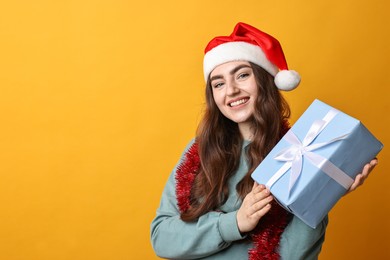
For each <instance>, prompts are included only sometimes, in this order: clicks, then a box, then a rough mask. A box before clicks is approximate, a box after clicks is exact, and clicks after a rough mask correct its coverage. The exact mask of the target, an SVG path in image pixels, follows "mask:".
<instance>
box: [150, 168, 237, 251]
mask: <svg viewBox="0 0 390 260" xmlns="http://www.w3.org/2000/svg"><path fill="white" fill-rule="evenodd" d="M175 171H176V167H175V169H174V171H173V172H172V173H171V176H170V177H169V180H168V182H167V184H166V186H165V188H164V191H163V195H162V198H161V202H160V207H159V208H158V210H157V214H156V217H155V218H154V220H153V221H152V224H151V240H152V245H153V248H154V250H155V252H156V254H157V255H158V256H161V257H165V258H180V259H196V258H201V257H205V256H209V255H213V254H215V253H217V252H219V251H221V250H223V249H225V248H226V247H228V246H229V245H230V244H231V242H233V241H236V240H240V239H243V238H244V237H242V236H241V234H240V232H239V230H238V227H237V221H236V215H237V212H236V211H234V212H229V213H222V212H209V213H207V214H205V215H203V216H201V217H199V219H198V220H197V221H194V222H184V221H182V220H181V219H180V212H179V209H178V207H177V199H176V191H175V189H176V181H175Z"/></svg>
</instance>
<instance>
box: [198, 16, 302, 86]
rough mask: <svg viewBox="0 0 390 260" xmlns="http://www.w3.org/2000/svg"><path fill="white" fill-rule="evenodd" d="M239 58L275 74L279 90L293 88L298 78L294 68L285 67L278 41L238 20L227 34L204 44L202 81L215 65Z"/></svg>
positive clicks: (297, 82)
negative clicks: (230, 32)
mask: <svg viewBox="0 0 390 260" xmlns="http://www.w3.org/2000/svg"><path fill="white" fill-rule="evenodd" d="M239 60H243V61H249V62H252V63H254V64H257V65H259V66H260V67H262V68H263V69H265V70H266V71H268V72H269V73H270V74H271V75H272V76H274V77H275V84H276V86H277V87H278V89H280V90H285V91H289V90H293V89H294V88H296V87H297V86H298V84H299V82H300V81H301V78H300V76H299V74H298V73H297V72H296V71H293V70H288V67H287V62H286V59H285V57H284V53H283V50H282V47H281V46H280V43H279V42H278V40H276V39H275V38H274V37H272V36H271V35H268V34H266V33H264V32H262V31H260V30H258V29H256V28H255V27H253V26H250V25H248V24H245V23H238V24H237V25H236V27H235V28H234V30H233V33H232V34H231V35H230V36H218V37H215V38H214V39H212V40H211V41H210V42H209V44H208V45H207V46H206V49H205V56H204V59H203V72H204V77H205V80H206V81H207V79H208V77H209V75H210V73H211V71H213V69H215V67H217V66H218V65H221V64H223V63H225V62H229V61H239Z"/></svg>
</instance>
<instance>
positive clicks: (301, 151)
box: [266, 109, 353, 194]
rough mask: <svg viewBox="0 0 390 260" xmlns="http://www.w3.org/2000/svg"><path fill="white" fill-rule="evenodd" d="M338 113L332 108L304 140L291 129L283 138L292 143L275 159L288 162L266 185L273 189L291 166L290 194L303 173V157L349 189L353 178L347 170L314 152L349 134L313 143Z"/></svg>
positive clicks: (314, 124) (315, 123)
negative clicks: (344, 170)
mask: <svg viewBox="0 0 390 260" xmlns="http://www.w3.org/2000/svg"><path fill="white" fill-rule="evenodd" d="M337 113H338V111H337V110H336V109H331V110H330V111H329V112H328V113H327V114H326V115H325V116H324V118H322V119H320V120H316V121H314V122H313V124H312V125H311V127H310V129H309V131H308V132H307V134H306V136H305V138H304V139H303V141H302V142H301V141H300V140H299V138H298V137H297V136H296V135H295V134H294V133H293V131H291V130H289V131H288V132H287V133H286V135H285V136H284V137H283V139H284V140H286V141H287V142H289V143H290V144H292V145H291V146H290V147H287V148H285V149H283V150H282V151H281V152H279V153H278V154H277V155H276V157H274V159H275V160H278V161H284V162H286V163H285V164H284V165H283V166H282V167H281V168H280V169H279V170H278V171H277V172H276V173H275V174H274V175H273V176H272V177H271V178H270V179H269V180H268V182H267V183H266V186H267V187H268V188H269V189H271V187H272V185H274V184H275V182H276V181H277V180H278V179H279V178H280V177H282V176H283V175H284V174H285V173H286V172H287V171H288V170H289V169H290V168H291V175H290V182H289V190H288V191H289V194H290V191H291V189H292V188H293V186H294V184H295V183H296V181H297V180H298V178H299V176H300V174H301V171H302V163H303V157H305V158H306V159H308V160H309V161H310V162H311V163H312V164H313V165H314V166H316V167H317V168H319V169H320V170H321V171H323V172H324V173H326V174H327V175H329V177H331V178H332V179H334V180H335V181H336V182H338V183H339V184H340V185H341V186H343V187H344V188H345V189H348V188H349V187H350V186H351V185H352V183H353V179H352V178H351V177H349V176H348V175H347V174H346V173H345V172H343V171H342V170H340V169H339V168H338V167H337V166H336V165H334V164H333V163H331V162H330V161H328V159H326V158H325V157H323V156H321V155H318V154H316V153H313V152H312V151H313V150H315V149H318V148H321V147H324V146H326V145H329V144H331V143H334V142H336V141H339V140H342V139H344V138H345V137H347V136H348V134H345V135H342V136H339V137H336V138H334V139H332V140H330V141H328V142H323V143H317V144H311V143H312V142H313V141H314V139H315V138H316V137H317V136H318V135H319V134H320V133H321V132H322V130H323V129H324V128H325V127H326V126H327V125H328V124H329V122H330V121H332V119H333V118H334V117H335V116H336V114H337Z"/></svg>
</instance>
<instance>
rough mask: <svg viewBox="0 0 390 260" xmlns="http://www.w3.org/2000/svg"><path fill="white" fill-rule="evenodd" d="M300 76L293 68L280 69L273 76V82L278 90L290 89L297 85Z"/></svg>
mask: <svg viewBox="0 0 390 260" xmlns="http://www.w3.org/2000/svg"><path fill="white" fill-rule="evenodd" d="M299 82H301V76H299V74H298V72H296V71H294V70H281V71H279V72H278V73H277V74H276V76H275V84H276V86H277V87H278V89H280V90H284V91H290V90H293V89H295V88H296V87H298V85H299Z"/></svg>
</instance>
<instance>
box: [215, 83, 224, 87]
mask: <svg viewBox="0 0 390 260" xmlns="http://www.w3.org/2000/svg"><path fill="white" fill-rule="evenodd" d="M222 85H223V83H222V82H219V83H216V84H214V85H213V87H214V88H220V87H222Z"/></svg>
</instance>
